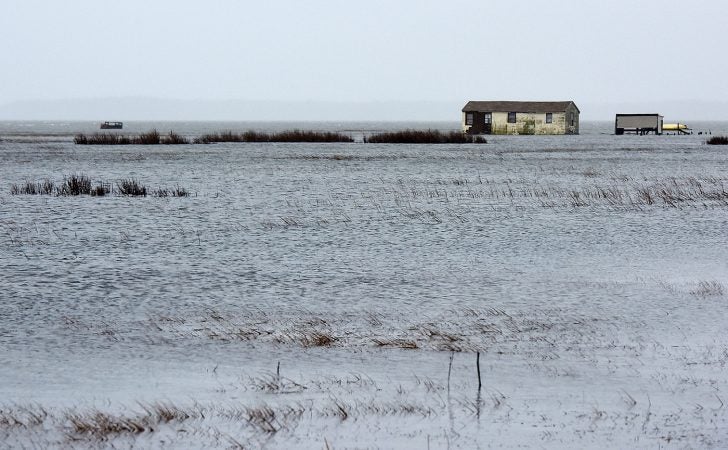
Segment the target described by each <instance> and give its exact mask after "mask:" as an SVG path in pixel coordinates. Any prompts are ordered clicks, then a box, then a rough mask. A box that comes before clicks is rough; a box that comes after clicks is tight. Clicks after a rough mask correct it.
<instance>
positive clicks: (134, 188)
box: [116, 178, 147, 197]
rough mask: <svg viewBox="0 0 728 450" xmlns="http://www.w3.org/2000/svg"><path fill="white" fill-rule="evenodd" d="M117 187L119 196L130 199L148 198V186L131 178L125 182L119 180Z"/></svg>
mask: <svg viewBox="0 0 728 450" xmlns="http://www.w3.org/2000/svg"><path fill="white" fill-rule="evenodd" d="M116 187H117V190H118V192H119V194H121V195H123V196H130V197H137V196H141V197H146V196H147V188H146V186H144V185H142V184H141V183H139V181H137V180H135V179H134V178H129V179H125V180H119V181H117V182H116Z"/></svg>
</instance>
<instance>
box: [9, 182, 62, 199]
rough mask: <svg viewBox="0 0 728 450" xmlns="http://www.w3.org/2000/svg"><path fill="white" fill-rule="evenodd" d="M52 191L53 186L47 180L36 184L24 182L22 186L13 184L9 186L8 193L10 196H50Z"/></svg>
mask: <svg viewBox="0 0 728 450" xmlns="http://www.w3.org/2000/svg"><path fill="white" fill-rule="evenodd" d="M54 190H55V185H54V184H53V181H51V180H48V179H46V180H44V181H42V182H37V183H36V182H32V181H26V182H25V184H22V185H17V184H13V185H11V186H10V193H11V194H12V195H51V194H53V192H54Z"/></svg>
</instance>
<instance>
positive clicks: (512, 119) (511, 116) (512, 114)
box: [508, 112, 516, 123]
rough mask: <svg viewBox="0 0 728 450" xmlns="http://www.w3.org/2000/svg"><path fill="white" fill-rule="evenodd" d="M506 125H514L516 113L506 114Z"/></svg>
mask: <svg viewBox="0 0 728 450" xmlns="http://www.w3.org/2000/svg"><path fill="white" fill-rule="evenodd" d="M508 123H516V113H514V112H509V113H508Z"/></svg>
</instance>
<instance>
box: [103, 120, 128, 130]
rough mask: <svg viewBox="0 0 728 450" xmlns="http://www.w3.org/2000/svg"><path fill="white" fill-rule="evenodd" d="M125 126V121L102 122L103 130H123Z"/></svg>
mask: <svg viewBox="0 0 728 450" xmlns="http://www.w3.org/2000/svg"><path fill="white" fill-rule="evenodd" d="M123 127H124V123H123V122H104V123H102V124H101V127H100V128H101V129H102V130H121V129H122V128H123Z"/></svg>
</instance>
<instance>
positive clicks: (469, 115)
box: [465, 113, 473, 125]
mask: <svg viewBox="0 0 728 450" xmlns="http://www.w3.org/2000/svg"><path fill="white" fill-rule="evenodd" d="M472 124H473V113H467V114H465V125H472Z"/></svg>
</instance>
